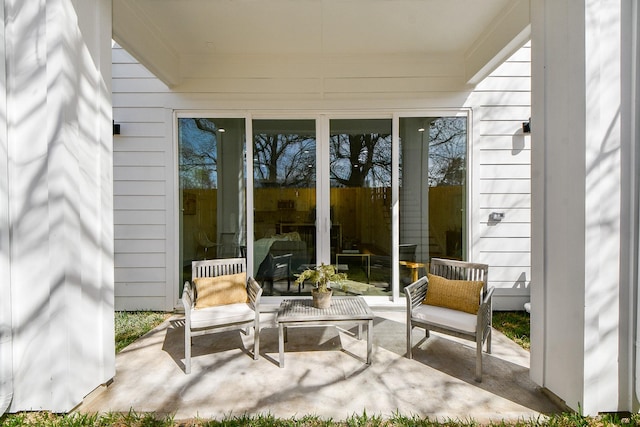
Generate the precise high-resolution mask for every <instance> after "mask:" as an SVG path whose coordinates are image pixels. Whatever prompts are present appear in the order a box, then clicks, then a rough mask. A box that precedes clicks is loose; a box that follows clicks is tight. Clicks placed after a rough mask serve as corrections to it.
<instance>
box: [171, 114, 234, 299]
mask: <svg viewBox="0 0 640 427" xmlns="http://www.w3.org/2000/svg"><path fill="white" fill-rule="evenodd" d="M245 140H246V133H245V120H244V119H237V118H230V119H216V118H190V117H188V118H179V119H178V170H179V192H180V194H179V203H180V212H179V215H178V217H179V220H180V265H181V266H182V277H181V279H182V280H181V281H180V283H181V284H182V283H184V282H185V280H191V261H193V260H200V259H212V258H223V257H229V256H240V255H242V253H243V251H244V248H245V247H246V236H245V234H246V219H245V218H246V213H245V211H246V209H245V185H246V180H245V174H244V171H245V163H244V151H245V146H244V145H245ZM181 291H182V290H180V292H181Z"/></svg>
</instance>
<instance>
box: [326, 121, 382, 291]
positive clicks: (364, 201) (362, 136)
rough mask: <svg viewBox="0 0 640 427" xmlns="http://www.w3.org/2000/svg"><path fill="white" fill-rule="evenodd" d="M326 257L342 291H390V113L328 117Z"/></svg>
mask: <svg viewBox="0 0 640 427" xmlns="http://www.w3.org/2000/svg"><path fill="white" fill-rule="evenodd" d="M329 127H330V140H329V150H330V151H329V180H330V181H329V182H330V206H329V215H330V220H331V232H330V234H331V236H330V241H331V257H332V260H333V262H335V263H336V265H337V266H338V269H339V270H340V271H343V272H346V273H347V276H348V279H347V281H346V282H345V285H344V289H342V291H343V292H344V293H347V294H361V295H390V294H391V286H392V281H391V256H392V250H391V228H392V227H391V226H392V224H391V206H390V205H391V175H392V168H391V154H392V147H391V127H392V121H391V120H390V119H366V120H365V119H333V120H331V121H330V125H329Z"/></svg>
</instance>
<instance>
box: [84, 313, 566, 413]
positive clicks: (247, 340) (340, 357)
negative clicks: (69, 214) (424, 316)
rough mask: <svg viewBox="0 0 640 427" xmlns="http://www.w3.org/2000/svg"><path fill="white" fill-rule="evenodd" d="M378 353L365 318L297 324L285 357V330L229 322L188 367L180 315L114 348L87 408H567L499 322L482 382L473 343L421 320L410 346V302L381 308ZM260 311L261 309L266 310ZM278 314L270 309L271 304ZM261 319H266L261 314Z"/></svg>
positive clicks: (199, 341)
mask: <svg viewBox="0 0 640 427" xmlns="http://www.w3.org/2000/svg"><path fill="white" fill-rule="evenodd" d="M373 310H374V312H375V314H376V318H375V321H374V352H373V363H372V364H371V365H370V366H368V365H366V364H365V363H364V362H365V358H366V339H363V340H362V341H359V340H357V339H356V338H355V335H354V333H355V331H356V328H355V327H354V328H352V329H347V330H344V329H338V328H336V327H333V326H327V327H316V328H297V329H291V330H290V331H289V341H288V343H287V345H286V353H285V361H286V363H285V367H284V368H280V367H279V366H278V333H277V329H275V328H264V329H262V331H261V333H260V338H261V342H260V344H261V346H260V358H259V360H257V361H254V360H253V358H252V354H251V351H252V349H253V334H251V335H248V336H245V335H243V334H241V333H240V332H237V331H234V332H222V333H217V334H209V335H205V336H202V337H196V338H194V339H193V343H194V345H193V351H192V354H193V357H192V370H191V374H189V375H186V374H185V373H184V364H183V358H184V344H183V342H184V331H183V325H184V322H183V320H182V317H181V316H179V315H176V316H173V317H172V318H171V319H169V320H168V321H166V322H164V323H163V324H162V325H160V326H159V327H157V328H156V329H154V330H153V331H151V332H150V333H149V334H147V335H145V336H144V337H142V338H141V339H139V340H138V341H136V342H135V343H133V344H131V345H130V346H128V347H127V348H126V349H124V350H123V351H122V352H120V353H119V354H118V355H117V357H116V376H115V378H114V380H113V382H112V383H111V384H110V385H109V386H108V387H104V388H102V389H101V390H97V391H96V392H94V393H93V394H92V395H90V396H88V397H87V399H86V400H85V402H84V403H83V404H82V405H80V406H79V407H78V408H77V411H78V412H83V413H94V412H109V411H113V412H128V411H129V410H130V409H133V410H134V411H136V412H149V411H153V412H156V413H159V414H171V415H173V416H174V418H175V419H176V420H182V419H189V418H194V417H201V418H215V419H221V418H224V417H225V416H240V415H244V414H248V415H257V414H263V415H265V414H271V415H274V416H276V417H283V418H291V417H296V418H299V417H302V416H303V415H317V416H319V417H321V418H323V419H330V418H331V419H334V420H342V419H345V418H347V417H349V416H352V415H362V413H363V411H366V413H367V414H368V415H380V416H383V417H389V416H391V415H393V414H394V413H399V414H402V415H406V416H411V415H417V416H419V417H426V416H428V417H430V418H432V419H433V418H436V417H437V418H440V419H445V418H451V419H460V420H463V419H469V418H472V419H475V420H477V421H479V422H488V421H489V420H494V421H495V420H516V419H531V418H537V417H538V416H539V415H540V414H550V413H557V412H560V411H561V408H560V407H559V406H557V404H556V402H554V401H552V400H551V399H550V398H549V397H548V396H547V395H546V394H545V393H544V392H543V391H542V390H541V389H540V388H539V387H538V386H536V385H535V384H534V383H533V382H532V381H531V380H530V379H529V353H528V352H527V351H525V350H523V349H521V348H520V347H519V346H518V345H516V344H515V343H513V342H512V341H511V340H509V339H508V338H506V337H505V336H504V335H502V334H501V333H499V332H495V331H494V335H493V348H492V350H493V353H492V354H491V355H487V354H485V355H484V377H483V382H482V383H477V382H475V381H474V370H475V344H474V343H471V342H468V341H463V340H457V339H455V338H451V337H449V336H446V335H439V334H436V333H432V334H431V337H430V338H429V339H427V340H424V339H423V338H424V331H422V330H418V329H416V330H414V334H415V335H414V337H415V338H414V343H417V345H416V347H415V348H414V360H409V359H407V358H406V357H404V354H405V351H406V350H405V346H406V340H405V321H404V317H405V314H404V311H399V310H390V309H377V308H376V307H373ZM261 316H262V315H261ZM262 318H263V321H264V322H265V323H266V324H268V322H272V321H273V315H272V314H266V315H264V316H262ZM261 323H262V322H261Z"/></svg>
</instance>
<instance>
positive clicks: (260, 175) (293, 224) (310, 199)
mask: <svg viewBox="0 0 640 427" xmlns="http://www.w3.org/2000/svg"><path fill="white" fill-rule="evenodd" d="M315 123H316V122H315V120H254V121H253V179H254V198H253V204H254V206H253V207H254V235H255V236H254V247H253V259H254V265H253V274H254V277H255V278H256V280H258V281H259V282H261V284H262V286H263V289H264V295H286V294H289V293H292V292H295V293H297V292H298V288H297V287H296V286H295V285H294V283H293V280H294V279H295V277H293V274H295V273H297V272H299V271H301V270H303V269H304V267H305V266H307V265H309V264H311V263H313V262H315V261H314V260H315V258H316V225H315V224H316V129H315ZM288 254H290V255H291V256H290V257H285V258H284V259H283V260H284V261H285V262H288V263H290V265H291V267H290V270H291V275H290V277H289V278H284V280H282V278H280V277H278V278H275V279H274V278H273V277H268V276H269V274H268V272H269V271H270V270H271V269H272V266H270V263H272V262H273V258H274V257H281V256H283V255H284V256H287V255H288ZM310 290H311V288H310V287H309V286H307V289H306V291H307V292H310Z"/></svg>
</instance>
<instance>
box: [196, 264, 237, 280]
mask: <svg viewBox="0 0 640 427" xmlns="http://www.w3.org/2000/svg"><path fill="white" fill-rule="evenodd" d="M243 271H247V260H246V259H245V258H221V259H210V260H205V261H192V262H191V280H192V281H193V279H197V278H198V277H216V276H223V275H225V274H236V273H242V272H243Z"/></svg>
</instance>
